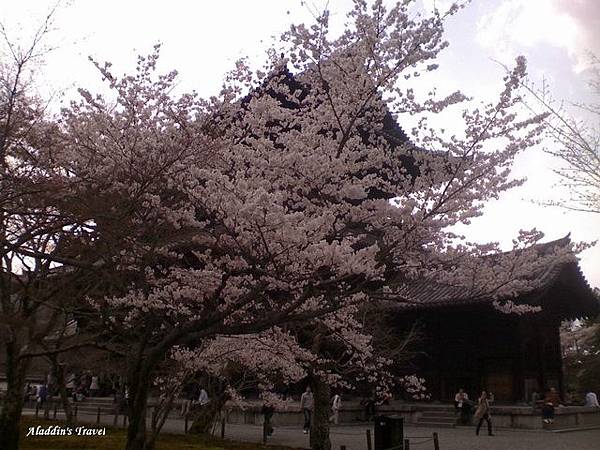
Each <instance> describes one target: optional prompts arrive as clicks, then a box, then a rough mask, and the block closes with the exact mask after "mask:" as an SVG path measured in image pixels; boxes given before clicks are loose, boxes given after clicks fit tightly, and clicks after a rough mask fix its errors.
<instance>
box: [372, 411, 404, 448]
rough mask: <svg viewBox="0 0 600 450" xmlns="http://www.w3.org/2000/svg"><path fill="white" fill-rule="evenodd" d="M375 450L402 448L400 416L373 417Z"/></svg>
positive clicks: (402, 423) (402, 437) (402, 431)
mask: <svg viewBox="0 0 600 450" xmlns="http://www.w3.org/2000/svg"><path fill="white" fill-rule="evenodd" d="M374 420H375V450H387V449H390V448H398V449H402V448H403V447H404V418H403V417H401V416H376V417H375V419H374Z"/></svg>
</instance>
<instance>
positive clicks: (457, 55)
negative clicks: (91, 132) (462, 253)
mask: <svg viewBox="0 0 600 450" xmlns="http://www.w3.org/2000/svg"><path fill="white" fill-rule="evenodd" d="M54 3H55V2H54V1H46V0H20V1H19V2H14V1H13V2H3V3H2V4H0V20H1V21H2V22H3V23H4V24H5V25H6V26H7V29H8V32H9V33H10V34H11V35H12V36H13V37H15V38H18V37H20V38H22V39H24V40H26V37H27V36H28V34H29V32H30V30H31V29H32V26H33V25H36V24H39V23H40V21H41V20H42V18H43V17H44V15H45V14H46V13H47V11H48V10H49V9H50V8H51V7H52V5H53V4H54ZM328 3H329V7H330V9H331V10H332V12H333V19H332V20H333V22H334V28H335V26H338V27H339V24H341V23H342V22H343V18H344V14H345V12H346V11H347V10H348V9H349V7H350V4H351V1H350V0H329V2H328ZM449 3H450V2H449V1H447V0H417V6H418V7H419V8H424V9H431V8H432V7H433V6H434V5H435V6H437V7H438V8H440V9H444V8H446V7H447V5H448V4H449ZM311 4H313V5H316V7H319V6H323V5H324V4H325V1H319V0H313V2H312V3H311ZM308 20H310V13H309V11H308V10H307V8H306V7H305V6H302V5H301V2H300V0H252V1H244V0H219V1H185V0H171V1H169V2H165V1H152V0H128V1H124V0H120V1H119V0H103V1H94V2H91V1H83V0H80V1H77V0H75V1H72V2H71V4H70V5H68V6H66V7H61V8H60V9H59V11H58V12H57V14H56V20H55V28H56V30H55V31H54V32H53V34H52V35H51V38H50V42H51V43H52V44H53V45H56V46H57V49H56V50H54V51H53V52H52V53H51V54H50V55H49V56H48V58H47V63H46V65H45V66H44V68H43V72H42V73H41V80H43V85H42V91H43V92H44V93H48V92H59V91H64V92H65V95H66V97H67V98H70V97H72V96H73V95H74V92H75V91H74V89H73V86H82V87H87V88H91V89H92V90H94V89H99V88H100V86H101V85H100V83H99V78H98V76H97V73H96V72H95V70H94V68H93V67H92V66H91V64H90V63H89V61H88V59H87V58H88V56H89V55H92V56H94V57H95V58H96V59H99V60H101V61H104V60H109V61H111V62H113V64H114V67H115V71H116V72H124V71H127V70H131V69H132V68H133V67H134V64H135V56H136V55H137V54H139V53H143V54H147V53H149V52H150V50H151V48H152V45H154V44H155V43H157V42H161V43H162V44H163V51H162V58H161V64H160V66H161V68H163V69H164V70H170V69H177V70H178V71H179V73H180V77H179V80H180V85H179V88H180V89H182V90H192V89H194V90H196V91H197V92H199V93H200V94H201V95H203V96H208V95H211V94H213V93H215V92H216V91H217V90H218V89H219V87H220V84H221V80H222V78H223V74H224V73H225V72H226V71H227V70H229V69H230V68H231V67H232V65H233V62H234V61H235V60H236V59H238V58H240V57H242V56H249V57H250V58H251V60H253V61H255V62H257V64H258V63H260V61H261V58H262V57H263V56H264V50H265V48H266V47H267V46H268V44H269V43H271V42H272V37H273V36H276V35H278V34H279V33H281V32H282V31H285V29H286V28H287V27H288V26H289V24H290V23H292V22H294V23H298V22H302V21H308ZM446 28H447V35H446V36H447V39H448V40H449V42H450V47H449V48H448V49H447V50H446V51H445V52H444V53H443V54H442V56H441V57H440V60H439V62H440V65H441V67H440V69H439V70H438V71H436V72H435V75H433V76H431V77H429V78H427V79H425V80H424V81H423V82H427V83H432V84H435V86H437V87H438V89H439V90H440V91H441V92H444V91H448V92H450V91H453V90H456V89H461V90H463V91H464V92H465V93H466V94H467V95H470V96H474V97H475V98H478V99H482V100H491V99H493V98H494V95H495V94H496V93H497V92H498V90H499V89H500V86H501V84H502V76H503V69H502V67H501V65H500V64H499V63H498V62H500V63H503V64H509V65H510V64H511V62H512V61H513V60H514V58H515V57H516V56H517V55H519V54H523V55H525V56H526V57H527V59H528V64H529V75H530V78H531V79H532V80H533V81H535V82H537V83H541V81H542V80H543V79H545V80H546V81H547V83H548V84H549V85H550V87H551V90H552V93H553V95H554V96H555V97H557V98H562V99H565V100H571V101H582V100H588V101H590V100H594V101H595V102H598V101H600V99H598V98H597V97H596V98H595V99H592V98H591V97H590V92H589V90H588V87H587V84H586V81H587V80H588V79H589V76H590V73H589V71H588V70H586V67H587V59H586V51H594V52H595V53H596V54H597V55H600V0H480V1H477V0H473V2H472V3H471V4H470V5H468V6H467V7H466V8H465V9H463V10H462V11H461V12H460V13H459V14H458V15H457V16H455V17H453V18H451V19H450V20H449V22H448V24H447V27H446ZM454 123H455V122H454V121H452V120H450V119H448V124H447V125H446V124H444V125H443V126H446V127H447V126H448V125H449V126H450V127H451V126H453V125H454ZM401 125H402V123H401ZM406 128H409V126H407V127H406ZM557 164H558V163H557V162H556V161H554V160H553V159H552V158H550V157H548V156H547V155H545V154H544V153H543V152H542V151H541V149H537V150H531V151H528V152H527V153H525V154H524V155H522V156H521V157H520V158H519V159H518V160H517V163H516V166H515V175H516V176H526V177H527V178H528V181H527V182H526V184H525V185H524V186H522V187H520V188H517V189H514V190H513V191H511V192H509V193H507V194H505V195H504V196H503V197H502V198H501V199H500V200H499V201H496V202H493V203H490V204H489V205H488V206H487V207H486V214H485V215H484V216H483V217H482V218H480V219H477V220H476V221H474V223H473V224H472V225H471V226H469V227H468V228H467V229H465V230H464V232H465V233H466V234H467V235H468V236H469V237H470V238H472V239H474V240H478V241H499V242H500V243H501V244H502V245H504V246H506V247H507V248H508V247H509V246H510V243H511V240H512V238H514V237H515V236H516V235H517V233H518V230H519V229H531V228H534V227H535V228H537V229H539V230H542V231H544V233H546V237H547V239H546V240H551V239H557V238H560V237H563V236H565V235H566V234H567V233H569V232H570V233H571V237H572V239H574V240H582V241H594V240H597V239H600V215H598V214H595V215H594V214H589V213H581V212H573V211H568V210H565V209H561V208H557V207H543V206H539V202H543V201H548V200H559V199H560V198H561V196H564V195H565V193H564V192H562V191H561V189H560V188H558V187H557V185H556V183H557V179H556V177H555V176H554V175H553V172H552V168H553V167H556V166H557ZM580 257H581V266H582V268H583V271H584V274H585V276H586V277H587V279H588V280H589V282H590V284H591V285H592V286H598V287H600V245H599V246H596V247H594V248H592V249H590V250H587V251H586V252H584V253H582V254H581V255H580Z"/></svg>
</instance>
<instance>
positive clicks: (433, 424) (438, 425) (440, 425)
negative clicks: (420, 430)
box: [411, 420, 456, 428]
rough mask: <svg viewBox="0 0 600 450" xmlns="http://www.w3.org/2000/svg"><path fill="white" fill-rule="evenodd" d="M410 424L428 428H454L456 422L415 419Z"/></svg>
mask: <svg viewBox="0 0 600 450" xmlns="http://www.w3.org/2000/svg"><path fill="white" fill-rule="evenodd" d="M411 426H417V427H429V428H454V427H455V426H456V424H455V423H454V422H453V423H450V422H441V423H440V422H429V421H421V420H419V421H417V422H416V423H413V424H411Z"/></svg>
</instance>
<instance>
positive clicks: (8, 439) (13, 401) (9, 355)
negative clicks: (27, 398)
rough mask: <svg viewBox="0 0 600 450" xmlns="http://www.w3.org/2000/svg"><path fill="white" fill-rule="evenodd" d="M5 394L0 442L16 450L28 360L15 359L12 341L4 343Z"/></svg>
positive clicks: (4, 448) (9, 449) (7, 449)
mask: <svg viewBox="0 0 600 450" xmlns="http://www.w3.org/2000/svg"><path fill="white" fill-rule="evenodd" d="M5 348H6V363H5V367H6V395H5V397H4V400H3V401H2V411H1V412H0V443H2V449H3V450H18V448H19V425H20V422H21V413H22V412H23V397H24V395H25V394H24V388H25V374H26V373H27V366H28V363H29V361H28V360H25V361H23V360H21V361H19V360H18V359H17V351H16V346H15V344H14V343H7V344H6V347H5Z"/></svg>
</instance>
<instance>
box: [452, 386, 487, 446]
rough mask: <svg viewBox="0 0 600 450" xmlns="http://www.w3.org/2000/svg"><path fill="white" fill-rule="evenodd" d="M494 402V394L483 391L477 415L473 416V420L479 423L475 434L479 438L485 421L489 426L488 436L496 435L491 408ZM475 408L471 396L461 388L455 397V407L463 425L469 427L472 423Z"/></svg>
mask: <svg viewBox="0 0 600 450" xmlns="http://www.w3.org/2000/svg"><path fill="white" fill-rule="evenodd" d="M493 401H494V394H492V393H491V392H490V393H488V392H487V391H481V395H480V396H479V398H478V399H477V406H476V409H475V413H474V414H473V418H474V419H475V421H476V422H477V427H476V428H475V434H476V435H477V436H479V431H480V430H481V426H482V425H483V422H484V421H485V422H486V424H487V429H488V436H493V435H494V433H493V431H492V413H491V408H490V403H492V402H493ZM474 406H475V404H474V402H472V401H471V400H469V395H468V394H467V393H466V392H465V390H464V389H463V388H460V389H459V391H458V392H457V393H456V395H455V396H454V407H455V408H456V410H457V411H458V414H459V420H460V422H461V423H462V424H463V425H467V424H468V423H469V422H470V421H471V413H472V411H473V407H474Z"/></svg>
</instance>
